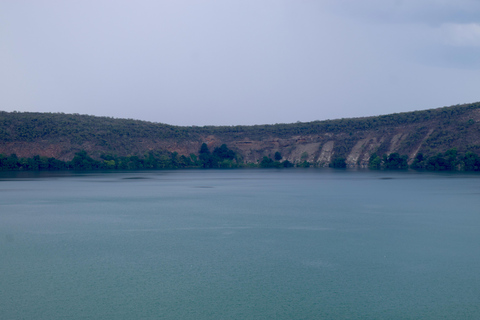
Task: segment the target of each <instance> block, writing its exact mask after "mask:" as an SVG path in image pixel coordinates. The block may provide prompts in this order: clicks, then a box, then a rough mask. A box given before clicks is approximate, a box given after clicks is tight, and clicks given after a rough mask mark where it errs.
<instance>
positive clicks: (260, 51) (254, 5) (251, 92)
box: [0, 0, 480, 125]
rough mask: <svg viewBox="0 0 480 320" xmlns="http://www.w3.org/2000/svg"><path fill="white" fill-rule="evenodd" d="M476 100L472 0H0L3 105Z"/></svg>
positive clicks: (201, 111)
mask: <svg viewBox="0 0 480 320" xmlns="http://www.w3.org/2000/svg"><path fill="white" fill-rule="evenodd" d="M475 101H480V1H477V0H455V1H453V0H362V1H358V0H317V1H309V0H252V1H250V0H241V1H229V0H211V1H207V0H205V1H202V0H185V1H182V0H175V1H170V0H168V1H167V0H164V1H161V0H137V1H130V0H128V1H127V0H115V1H113V0H112V1H105V0H94V1H89V0H82V1H74V0H71V1H60V0H58V1H46V0H45V1H42V0H32V1H22V0H16V1H13V0H12V1H9V0H4V1H1V2H0V110H5V111H13V110H17V111H41V112H65V113H80V114H91V115H100V116H112V117H116V118H134V119H141V120H149V121H153V122H162V123H168V124H174V125H238V124H265V123H291V122H296V121H302V122H303V121H313V120H324V119H335V118H347V117H359V116H370V115H379V114H388V113H394V112H403V111H413V110H422V109H429V108H436V107H442V106H447V105H453V104H461V103H467V102H475Z"/></svg>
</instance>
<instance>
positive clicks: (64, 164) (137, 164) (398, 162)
mask: <svg viewBox="0 0 480 320" xmlns="http://www.w3.org/2000/svg"><path fill="white" fill-rule="evenodd" d="M282 159H283V157H282V155H281V153H280V152H276V153H275V155H274V157H273V159H272V158H270V157H268V156H264V157H263V158H262V160H260V161H258V162H257V163H245V162H244V161H243V160H242V158H241V157H240V156H239V155H238V154H237V153H236V152H235V151H233V150H231V149H229V148H228V147H227V145H226V144H223V145H221V146H220V147H216V148H214V149H213V151H210V149H209V148H208V146H207V144H205V143H203V144H202V145H201V147H200V150H199V154H198V156H197V155H195V154H193V153H192V154H190V155H189V156H185V155H179V154H178V153H177V152H161V151H150V152H148V153H146V154H144V155H143V156H137V155H134V156H124V157H119V156H116V155H111V154H103V155H101V156H100V159H99V160H96V159H93V158H92V157H90V156H89V155H88V154H87V152H86V151H80V152H77V153H76V154H75V156H74V157H73V159H72V160H71V161H61V160H58V159H55V158H51V157H50V158H48V157H41V156H34V157H31V158H19V157H17V156H16V155H15V154H12V155H10V156H6V155H3V154H0V171H20V170H23V171H43V170H45V171H46V170H139V169H185V168H245V167H249V168H255V167H257V168H291V167H300V168H307V167H311V166H315V165H316V164H315V163H310V162H308V161H307V160H306V157H302V159H301V161H299V162H296V163H292V162H290V161H288V160H283V161H282ZM329 167H332V168H346V167H347V163H346V160H345V158H343V157H337V158H334V159H332V161H331V162H330V163H329ZM368 168H369V169H372V170H406V169H415V170H428V171H480V157H479V156H478V155H477V154H476V153H474V152H471V151H467V152H465V153H464V154H460V153H459V152H457V150H456V149H455V148H453V149H449V150H447V151H446V152H444V153H438V154H436V155H433V156H430V157H427V156H424V155H423V154H422V153H418V154H417V155H416V157H415V159H414V160H413V162H412V163H411V164H410V165H409V164H408V156H407V155H400V154H398V153H391V154H389V155H386V154H383V155H381V156H380V155H378V154H376V153H373V154H372V155H371V156H370V159H369V163H368Z"/></svg>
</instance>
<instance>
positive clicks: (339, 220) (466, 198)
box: [0, 169, 480, 319]
mask: <svg viewBox="0 0 480 320" xmlns="http://www.w3.org/2000/svg"><path fill="white" fill-rule="evenodd" d="M479 193H480V176H479V175H473V174H460V173H457V174H433V173H414V172H404V173H397V172H388V174H386V173H385V172H381V171H380V172H371V171H348V170H347V171H334V170H329V169H321V170H320V169H312V170H184V171H181V170H179V171H149V172H138V171H136V172H106V173H98V172H95V173H78V174H77V173H72V172H59V173H2V176H0V270H1V275H0V281H1V282H0V283H1V286H0V301H1V302H2V306H1V308H0V318H2V319H85V318H91V319H99V318H101V319H132V318H135V319H136V318H152V319H157V318H166V319H212V318H213V319H271V318H275V319H319V318H326V319H335V318H337V319H345V318H352V319H359V318H364V319H388V318H390V319H408V318H410V319H419V318H421V319H439V318H444V319H452V318H462V319H478V318H480V307H479V306H480V286H479V283H480V282H479V281H480V275H479V273H478V270H479V267H480V246H478V243H480V232H478V230H479V227H480V212H479V210H478V208H479V207H480V198H479V197H478V194H479Z"/></svg>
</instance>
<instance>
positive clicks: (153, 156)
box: [0, 103, 480, 171]
mask: <svg viewBox="0 0 480 320" xmlns="http://www.w3.org/2000/svg"><path fill="white" fill-rule="evenodd" d="M479 136H480V103H472V104H465V105H457V106H451V107H444V108H438V109H432V110H424V111H414V112H405V113H398V114H390V115H383V116H375V117H365V118H350V119H338V120H326V121H313V122H306V123H302V122H297V123H292V124H275V125H255V126H204V127H196V126H191V127H179V126H172V125H167V124H162V123H152V122H147V121H137V120H132V119H114V118H109V117H94V116H88V115H79V114H63V113H28V112H26V113H20V112H1V111H0V152H1V153H3V154H4V155H1V154H0V170H99V169H102V170H105V169H112V170H114V169H122V170H123V169H162V168H238V167H261V168H284V167H316V166H326V165H328V166H330V167H332V168H346V167H355V166H362V167H363V166H368V168H370V169H388V170H405V169H407V168H411V169H418V170H435V171H442V170H465V171H478V170H479V167H480V164H479V157H478V154H480V142H479V141H480V140H479V138H478V137H479ZM205 141H208V143H209V144H208V145H207V144H206V143H203V142H205ZM227 145H228V146H230V147H231V149H230V148H229V147H227ZM209 146H210V148H211V150H210V149H209ZM299 146H302V147H301V148H298V147H299ZM299 150H301V151H304V150H308V152H306V151H304V152H301V153H300V152H299ZM352 152H353V153H352ZM372 152H374V153H372ZM14 153H16V154H17V155H15V154H14ZM6 154H11V155H10V156H7V155H6ZM412 154H413V155H416V156H415V158H414V159H409V158H408V156H407V155H412ZM45 155H48V157H46V156H45ZM350 155H355V156H353V157H352V156H350ZM328 158H331V159H332V160H331V162H330V163H325V162H324V161H325V159H328ZM368 158H370V159H369V161H368V162H367V161H366V159H368ZM286 159H289V160H286ZM320 159H323V160H320ZM347 159H348V160H347ZM352 159H357V160H352ZM351 161H356V162H355V163H353V162H351Z"/></svg>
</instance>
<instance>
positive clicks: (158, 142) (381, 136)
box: [0, 105, 480, 167]
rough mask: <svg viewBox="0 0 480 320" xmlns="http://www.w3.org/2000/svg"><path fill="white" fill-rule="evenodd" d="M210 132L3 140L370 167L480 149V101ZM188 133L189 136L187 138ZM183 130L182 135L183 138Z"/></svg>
mask: <svg viewBox="0 0 480 320" xmlns="http://www.w3.org/2000/svg"><path fill="white" fill-rule="evenodd" d="M437 113H438V112H437ZM92 118H94V119H95V121H97V126H98V123H100V124H101V121H100V120H98V118H95V117H92ZM30 121H31V120H30ZM375 121H376V120H375ZM4 123H5V122H4ZM370 123H372V121H370ZM286 126H289V125H286ZM292 126H293V125H292ZM283 128H284V129H285V127H283ZM0 129H1V128H0ZM168 130H177V129H175V128H173V129H171V128H169V129H168ZM209 130H210V129H208V128H206V129H205V128H204V129H202V130H197V131H194V130H193V129H192V132H190V131H188V128H187V129H183V131H181V130H180V129H178V132H180V133H179V136H178V137H176V136H175V135H173V136H169V137H168V138H161V137H156V136H155V135H150V136H147V137H146V136H143V137H139V135H136V136H135V135H133V134H132V135H128V134H118V135H116V134H115V132H113V133H112V132H106V131H108V130H104V131H98V130H97V131H95V132H93V133H89V134H90V136H88V137H87V138H85V139H83V140H82V141H80V142H78V141H76V140H75V139H72V137H69V136H65V135H52V134H50V135H49V136H48V137H49V138H48V139H45V138H38V139H33V141H22V140H21V139H17V140H13V141H12V139H10V140H9V141H7V140H5V141H1V140H0V153H1V154H5V155H10V154H13V153H15V154H16V155H17V156H18V157H33V156H35V155H40V156H45V157H54V158H57V159H60V160H64V161H68V160H71V159H72V158H73V157H74V155H75V153H76V152H79V151H80V150H85V151H86V152H87V153H88V154H89V155H91V156H92V157H94V158H97V159H98V158H99V157H100V155H101V154H113V155H117V156H129V155H138V156H143V155H145V154H146V153H148V152H151V151H153V152H168V153H170V152H178V154H179V155H186V156H188V155H190V154H196V155H198V152H199V149H200V146H201V144H202V143H206V144H207V145H208V147H209V148H210V150H213V149H214V148H215V147H218V146H220V145H222V144H226V145H227V146H228V147H229V148H230V149H232V150H234V151H235V152H236V153H237V154H238V156H239V159H240V160H241V161H243V162H249V163H257V162H259V161H261V160H262V158H263V157H264V156H267V157H270V158H272V159H273V158H274V155H275V153H276V152H280V153H281V155H282V160H288V161H290V162H292V163H299V162H303V161H308V162H310V163H311V164H314V165H316V166H320V167H321V166H328V165H329V164H330V162H331V161H332V160H334V159H336V158H340V157H341V158H344V159H345V160H346V163H347V165H348V166H349V167H366V166H368V162H369V159H370V156H371V155H372V154H373V153H377V154H378V155H380V156H381V155H383V154H387V155H388V154H390V153H393V152H397V153H399V154H401V155H408V157H409V161H410V162H411V161H413V159H414V158H415V156H416V155H417V154H418V153H419V152H422V153H424V154H426V155H428V154H430V155H432V154H435V153H436V152H444V151H446V150H447V149H449V148H453V147H456V148H459V149H461V150H460V151H463V152H465V151H473V152H476V153H480V105H479V107H475V108H471V107H470V109H468V110H467V111H463V112H462V113H461V114H460V115H459V116H455V118H449V116H444V117H438V116H437V118H431V119H430V118H427V120H422V121H413V122H411V123H407V124H405V123H404V124H401V125H387V126H373V127H372V128H371V129H363V130H351V129H348V128H347V129H345V130H343V131H342V130H336V131H335V132H327V130H323V131H322V130H317V131H318V132H315V130H310V133H309V134H285V133H283V134H275V132H276V130H277V131H278V127H276V128H274V127H273V126H272V130H270V131H269V128H267V129H263V128H262V131H261V134H259V131H258V130H257V131H254V132H253V133H250V132H251V131H249V130H245V128H244V130H243V132H242V130H241V128H240V129H238V130H237V129H235V130H232V129H222V130H223V131H222V130H219V129H218V128H214V129H211V130H210V131H211V132H209ZM187 131H188V134H189V135H188V137H185V132H187ZM312 131H313V132H312ZM4 132H6V131H4ZM12 132H13V131H12ZM182 132H183V133H182ZM100 134H104V136H100ZM181 134H183V136H180V135H181ZM106 137H108V138H106Z"/></svg>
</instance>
